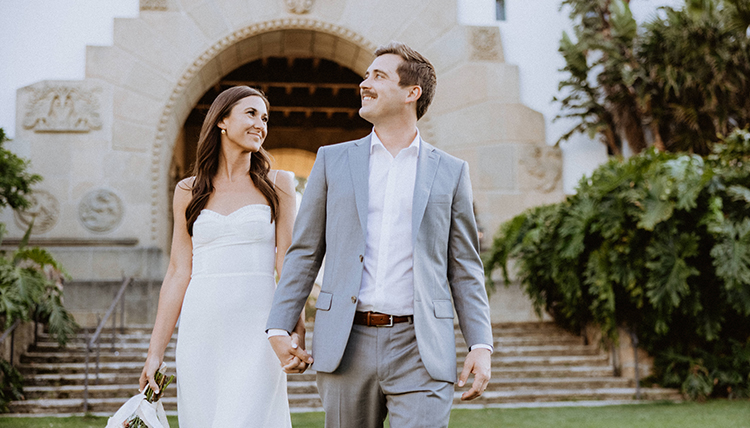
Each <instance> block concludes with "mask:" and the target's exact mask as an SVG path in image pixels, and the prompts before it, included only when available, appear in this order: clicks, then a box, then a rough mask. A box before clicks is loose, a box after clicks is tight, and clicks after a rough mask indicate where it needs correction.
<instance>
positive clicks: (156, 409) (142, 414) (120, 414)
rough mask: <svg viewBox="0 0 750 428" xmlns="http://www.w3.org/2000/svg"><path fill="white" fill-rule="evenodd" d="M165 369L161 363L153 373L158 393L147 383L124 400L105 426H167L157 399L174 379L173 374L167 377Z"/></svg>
mask: <svg viewBox="0 0 750 428" xmlns="http://www.w3.org/2000/svg"><path fill="white" fill-rule="evenodd" d="M166 371H167V365H166V364H165V363H162V364H161V367H160V368H159V370H158V371H157V372H156V373H154V380H155V381H156V384H157V385H159V393H158V394H156V393H154V391H153V390H152V389H151V386H150V385H147V386H146V389H145V391H143V392H142V393H140V394H138V395H135V396H133V397H132V398H131V399H129V400H128V401H126V402H125V404H123V405H122V407H120V409H119V410H117V412H116V413H115V414H114V415H113V416H112V417H111V418H109V420H108V421H107V426H106V428H123V427H127V428H169V422H168V421H167V414H166V413H165V412H164V406H163V405H162V403H161V401H159V399H160V398H161V397H162V395H164V390H165V389H166V388H167V386H168V385H169V384H170V383H172V381H173V380H174V375H172V376H169V377H167V375H166V374H165V372H166Z"/></svg>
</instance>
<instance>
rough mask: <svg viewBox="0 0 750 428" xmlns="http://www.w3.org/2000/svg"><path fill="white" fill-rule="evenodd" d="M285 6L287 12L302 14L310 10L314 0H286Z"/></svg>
mask: <svg viewBox="0 0 750 428" xmlns="http://www.w3.org/2000/svg"><path fill="white" fill-rule="evenodd" d="M284 6H286V11H287V12H289V13H296V14H300V15H301V14H303V13H308V12H310V9H312V6H313V0H284Z"/></svg>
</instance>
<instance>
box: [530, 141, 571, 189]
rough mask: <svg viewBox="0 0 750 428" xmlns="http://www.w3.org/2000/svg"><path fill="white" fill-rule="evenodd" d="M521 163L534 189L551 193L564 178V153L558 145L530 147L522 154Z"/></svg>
mask: <svg viewBox="0 0 750 428" xmlns="http://www.w3.org/2000/svg"><path fill="white" fill-rule="evenodd" d="M521 165H523V167H524V170H525V172H526V173H527V174H528V177H529V178H530V179H531V183H529V184H531V188H533V189H534V190H538V191H540V192H543V193H550V192H552V191H553V190H555V189H557V188H558V184H559V183H560V178H562V153H561V152H560V149H558V148H557V147H549V146H534V147H529V148H527V149H526V150H524V151H523V154H522V155H521Z"/></svg>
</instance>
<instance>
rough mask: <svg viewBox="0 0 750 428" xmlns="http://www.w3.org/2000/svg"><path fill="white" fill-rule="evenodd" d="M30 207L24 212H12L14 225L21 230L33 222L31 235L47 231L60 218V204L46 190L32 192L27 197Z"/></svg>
mask: <svg viewBox="0 0 750 428" xmlns="http://www.w3.org/2000/svg"><path fill="white" fill-rule="evenodd" d="M28 199H29V202H31V206H30V207H29V208H28V209H25V210H16V211H14V213H13V214H14V217H15V219H16V224H17V225H18V227H20V228H21V229H27V228H28V227H29V225H30V224H31V221H32V220H33V221H34V227H33V228H32V229H31V233H32V234H34V235H37V234H40V233H44V232H47V231H49V230H50V229H52V228H53V227H54V226H55V223H57V219H58V218H60V204H59V203H58V202H57V199H56V198H55V197H54V196H53V195H52V193H50V192H48V191H46V190H34V192H33V193H32V194H31V195H29V198H28Z"/></svg>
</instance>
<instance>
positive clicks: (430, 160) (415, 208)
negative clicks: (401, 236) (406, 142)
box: [411, 140, 440, 245]
mask: <svg viewBox="0 0 750 428" xmlns="http://www.w3.org/2000/svg"><path fill="white" fill-rule="evenodd" d="M438 163H440V155H438V154H437V152H435V148H434V147H432V146H431V145H429V144H427V143H426V142H425V141H424V140H421V141H420V148H419V158H418V159H417V177H416V180H415V181H414V200H413V202H412V212H411V215H412V224H411V227H412V229H411V238H412V239H411V243H412V245H414V244H415V243H416V241H417V234H418V233H419V226H420V225H421V224H422V218H423V217H424V211H425V209H426V208H427V199H429V197H430V189H432V182H433V181H434V180H435V173H437V167H438Z"/></svg>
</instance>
